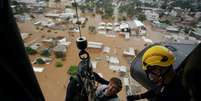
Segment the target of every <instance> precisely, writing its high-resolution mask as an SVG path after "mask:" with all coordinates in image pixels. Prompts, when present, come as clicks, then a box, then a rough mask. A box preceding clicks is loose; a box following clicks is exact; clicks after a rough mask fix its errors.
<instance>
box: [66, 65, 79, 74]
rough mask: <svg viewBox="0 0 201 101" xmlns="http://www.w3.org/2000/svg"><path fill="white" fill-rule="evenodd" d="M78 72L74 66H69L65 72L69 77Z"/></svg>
mask: <svg viewBox="0 0 201 101" xmlns="http://www.w3.org/2000/svg"><path fill="white" fill-rule="evenodd" d="M77 72H78V67H77V66H76V65H71V66H70V67H69V69H68V71H67V73H68V74H70V75H71V76H75V75H76V74H77Z"/></svg>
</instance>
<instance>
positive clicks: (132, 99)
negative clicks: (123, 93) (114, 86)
mask: <svg viewBox="0 0 201 101" xmlns="http://www.w3.org/2000/svg"><path fill="white" fill-rule="evenodd" d="M139 99H140V97H139V95H129V96H127V101H134V100H139Z"/></svg>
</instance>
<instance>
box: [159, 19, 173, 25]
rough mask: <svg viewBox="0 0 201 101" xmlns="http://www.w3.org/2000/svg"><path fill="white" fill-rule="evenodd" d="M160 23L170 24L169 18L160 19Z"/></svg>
mask: <svg viewBox="0 0 201 101" xmlns="http://www.w3.org/2000/svg"><path fill="white" fill-rule="evenodd" d="M160 23H165V24H168V25H171V22H170V21H169V20H164V21H160Z"/></svg>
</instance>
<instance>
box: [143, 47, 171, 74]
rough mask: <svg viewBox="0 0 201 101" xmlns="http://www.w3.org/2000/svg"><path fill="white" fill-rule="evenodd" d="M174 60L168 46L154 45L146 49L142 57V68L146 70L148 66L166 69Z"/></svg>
mask: <svg viewBox="0 0 201 101" xmlns="http://www.w3.org/2000/svg"><path fill="white" fill-rule="evenodd" d="M174 61H175V57H174V55H173V53H172V51H171V50H169V49H168V48H166V47H164V46H161V45H155V46H152V47H150V48H149V49H147V50H146V51H145V53H144V55H143V57H142V64H143V66H142V68H143V70H148V69H151V68H148V66H149V67H159V68H160V69H166V67H169V66H171V65H172V64H173V63H174Z"/></svg>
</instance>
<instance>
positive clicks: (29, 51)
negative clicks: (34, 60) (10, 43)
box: [25, 47, 37, 55]
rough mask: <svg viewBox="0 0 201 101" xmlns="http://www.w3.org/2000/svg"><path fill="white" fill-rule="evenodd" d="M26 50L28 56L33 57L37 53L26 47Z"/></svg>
mask: <svg viewBox="0 0 201 101" xmlns="http://www.w3.org/2000/svg"><path fill="white" fill-rule="evenodd" d="M25 50H26V52H27V54H31V55H33V54H36V53H37V51H36V50H34V49H32V48H31V47H26V48H25Z"/></svg>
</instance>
